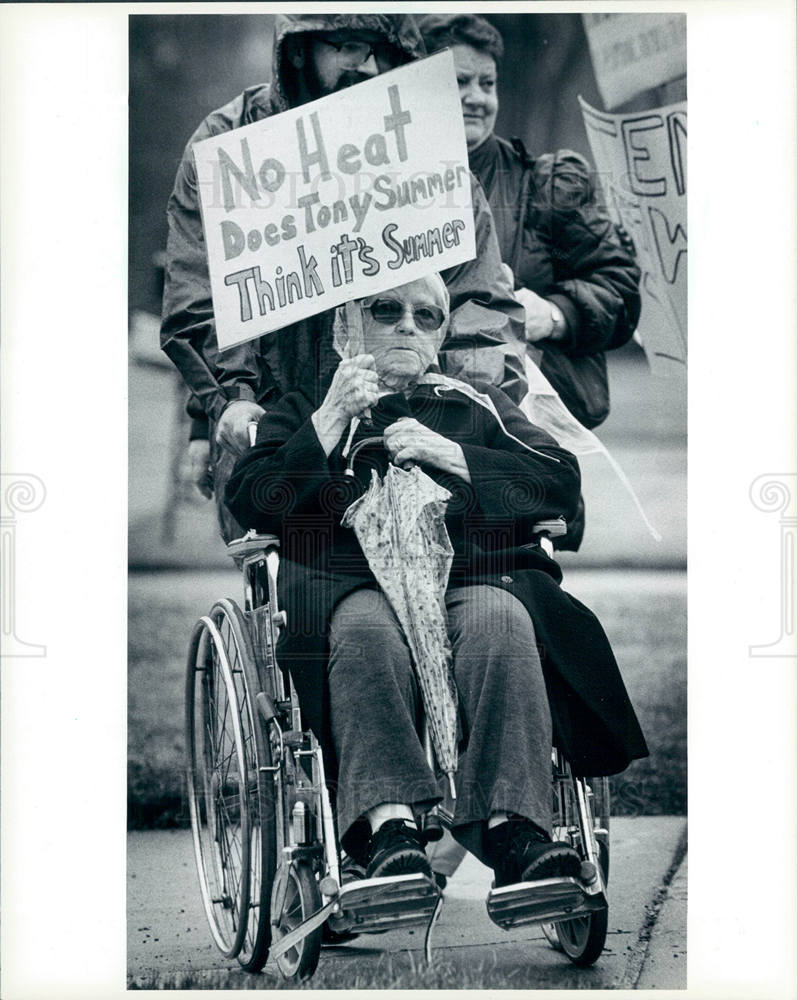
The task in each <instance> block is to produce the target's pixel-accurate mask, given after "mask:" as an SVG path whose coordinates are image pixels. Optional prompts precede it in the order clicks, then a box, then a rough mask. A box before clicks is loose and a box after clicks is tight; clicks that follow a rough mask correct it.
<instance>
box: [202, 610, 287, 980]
mask: <svg viewBox="0 0 797 1000" xmlns="http://www.w3.org/2000/svg"><path fill="white" fill-rule="evenodd" d="M258 690H259V684H258V679H257V671H256V668H255V660H254V655H253V651H252V646H251V642H250V640H249V635H248V632H247V630H246V625H245V622H244V620H243V616H242V614H241V612H240V610H239V609H238V607H237V606H236V605H235V604H234V602H232V601H229V600H224V601H219V602H218V603H217V604H216V605H214V607H213V609H212V610H211V612H210V614H209V615H208V616H207V617H205V618H202V619H201V620H200V621H199V622H198V623H197V625H196V627H195V629H194V633H193V636H192V638H191V644H190V648H189V656H188V674H187V679H186V737H187V746H188V756H189V761H188V801H189V809H190V813H191V827H192V831H193V836H194V853H195V856H196V862H197V870H198V873H199V882H200V890H201V893H202V900H203V904H204V907H205V912H206V915H207V918H208V923H209V924H210V930H211V933H212V935H213V938H214V940H215V942H216V944H217V946H218V947H219V949H220V950H221V951H222V953H223V954H224V955H225V957H227V958H237V959H238V961H239V962H240V964H241V965H242V966H243V967H244V968H245V969H247V971H250V972H255V971H258V970H259V969H261V968H262V967H263V965H264V964H265V961H266V958H267V956H268V947H269V943H270V926H269V920H268V910H269V905H268V901H269V899H270V893H271V884H272V881H273V873H274V868H275V864H276V858H275V854H276V847H275V820H274V815H275V813H274V792H273V780H272V778H271V774H270V772H268V771H264V770H262V768H264V767H268V766H269V765H270V764H271V753H270V745H269V742H268V740H267V739H266V738H265V735H264V733H263V729H262V725H261V723H260V720H259V718H258V716H257V713H256V711H255V709H254V694H255V693H256V692H257V691H258Z"/></svg>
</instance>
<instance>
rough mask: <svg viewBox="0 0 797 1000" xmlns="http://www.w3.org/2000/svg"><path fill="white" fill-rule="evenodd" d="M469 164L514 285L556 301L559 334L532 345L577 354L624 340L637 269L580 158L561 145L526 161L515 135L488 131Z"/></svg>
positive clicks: (634, 302)
mask: <svg viewBox="0 0 797 1000" xmlns="http://www.w3.org/2000/svg"><path fill="white" fill-rule="evenodd" d="M469 162H470V168H471V170H472V171H473V173H474V174H475V175H476V176H477V177H478V178H479V181H480V182H481V185H482V187H483V188H484V191H485V194H486V195H487V199H488V201H489V203H490V210H491V211H492V213H493V218H494V220H495V227H496V234H497V236H498V245H499V247H500V250H501V258H502V260H503V261H504V262H505V263H507V264H509V265H510V267H512V268H513V270H514V275H515V287H516V288H528V289H530V290H531V291H532V292H536V293H537V295H540V296H542V297H543V298H545V299H548V300H549V301H550V302H553V303H555V304H556V305H557V306H558V307H559V308H560V309H561V311H562V314H563V315H564V317H565V319H566V320H567V327H568V336H567V339H566V340H564V341H557V342H556V344H555V345H554V344H549V343H547V342H546V341H541V342H539V343H538V344H537V346H539V347H543V348H546V349H551V348H553V347H554V346H555V349H557V350H561V351H563V352H564V353H565V354H567V355H569V356H571V357H579V356H583V355H586V354H595V353H597V352H599V351H608V350H612V349H613V348H616V347H621V346H622V345H623V344H625V343H626V342H627V341H628V340H629V339H630V338H631V336H632V334H633V332H634V330H635V329H636V325H637V322H638V321H639V313H640V308H641V304H640V303H641V300H640V295H639V278H640V272H639V268H638V267H637V265H636V264H635V263H634V260H633V258H632V257H631V256H630V255H629V254H628V253H627V252H626V251H625V250H624V249H623V248H622V246H621V245H620V242H619V240H618V238H617V234H616V232H615V229H614V226H613V225H612V223H611V221H610V219H609V217H608V216H607V215H606V212H605V210H604V209H603V207H602V206H601V204H600V202H599V200H598V197H597V194H598V193H597V191H596V188H595V182H594V180H593V175H592V171H591V169H590V166H589V164H588V163H587V161H586V160H585V159H584V157H583V156H580V155H579V154H578V153H574V152H572V151H571V150H560V151H559V152H557V153H546V154H545V155H544V156H539V157H537V158H536V159H532V158H531V157H530V156H529V155H528V154H527V153H526V151H525V149H523V146H522V145H521V144H520V143H519V141H518V140H514V145H513V144H510V143H508V142H505V141H504V140H503V139H499V138H498V137H497V136H495V135H491V136H490V137H489V138H488V139H487V140H486V141H485V142H483V143H482V145H481V146H478V147H477V148H476V149H474V150H472V151H471V152H470V154H469ZM524 183H525V184H526V185H527V186H528V190H527V192H525V193H524V190H523V188H524Z"/></svg>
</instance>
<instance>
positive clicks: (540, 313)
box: [515, 288, 567, 344]
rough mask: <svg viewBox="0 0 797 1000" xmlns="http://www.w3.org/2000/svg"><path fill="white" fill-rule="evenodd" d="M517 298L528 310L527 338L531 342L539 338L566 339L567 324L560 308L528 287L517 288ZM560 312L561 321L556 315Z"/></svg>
mask: <svg viewBox="0 0 797 1000" xmlns="http://www.w3.org/2000/svg"><path fill="white" fill-rule="evenodd" d="M515 298H516V299H517V300H518V302H520V304H521V305H522V306H523V308H524V309H525V310H526V340H527V341H528V343H530V344H534V343H536V342H537V341H538V340H564V338H565V336H566V335H567V324H566V323H565V321H564V317H563V316H562V315H561V313H559V311H558V309H557V310H555V307H554V306H552V305H551V303H550V302H549V301H548V300H547V299H543V298H542V297H541V296H539V295H537V294H536V292H532V291H531V290H530V289H528V288H516V289H515ZM557 313H558V314H559V316H560V317H561V319H560V320H559V322H556V321H555V320H554V316H555V315H556V314H557Z"/></svg>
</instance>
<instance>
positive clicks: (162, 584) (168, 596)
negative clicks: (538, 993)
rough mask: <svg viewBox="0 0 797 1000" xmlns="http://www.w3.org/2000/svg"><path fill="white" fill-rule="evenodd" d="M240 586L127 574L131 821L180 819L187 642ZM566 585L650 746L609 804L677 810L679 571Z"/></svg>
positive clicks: (649, 811)
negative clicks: (603, 635) (619, 678)
mask: <svg viewBox="0 0 797 1000" xmlns="http://www.w3.org/2000/svg"><path fill="white" fill-rule="evenodd" d="M240 586H241V585H240V577H239V576H238V575H237V574H236V573H235V572H232V571H230V572H204V573H190V572H186V573H180V572H164V573H134V574H132V575H131V576H130V578H129V633H128V634H129V666H128V751H129V764H128V768H129V770H128V824H129V826H131V827H134V828H135V827H147V826H168V825H175V824H180V825H182V824H184V823H187V821H188V811H187V805H186V801H185V791H184V780H183V753H184V740H183V688H184V683H185V656H186V648H187V644H188V639H189V636H190V633H191V629H192V627H193V624H194V622H195V621H196V619H197V618H198V617H199V616H200V615H201V614H203V613H204V612H206V611H207V610H208V609H209V608H210V606H211V604H212V603H213V601H214V600H215V599H217V598H219V597H225V596H230V597H234V598H236V600H240ZM565 588H566V589H568V590H570V591H571V592H572V593H573V594H574V595H575V596H576V597H578V598H579V599H581V600H583V601H584V603H585V604H587V605H588V606H589V607H591V608H592V609H593V610H594V611H595V613H596V614H597V615H598V617H599V618H600V620H601V622H602V623H603V626H604V628H605V629H606V632H607V634H608V635H609V638H610V640H611V641H612V645H613V646H614V649H615V653H616V655H617V659H618V661H619V663H620V667H621V670H622V672H623V676H624V678H625V682H626V686H627V687H628V691H629V694H630V695H631V700H632V701H633V703H634V706H635V708H636V710H637V713H638V715H639V718H640V721H641V724H642V729H643V731H644V733H645V736H646V738H647V741H648V745H649V747H650V751H651V756H650V758H648V759H647V760H643V761H638V762H636V763H635V764H632V765H631V767H630V768H629V769H628V770H627V771H626V772H625V773H624V774H622V775H619V776H618V777H616V778H615V779H613V782H612V784H613V801H612V811H613V812H614V813H615V814H616V815H635V814H645V815H653V814H662V815H667V814H670V815H672V814H677V815H681V814H685V813H686V578H685V574H683V573H678V572H658V573H654V572H639V571H629V572H610V571H606V570H601V571H598V570H580V571H576V570H569V571H567V573H566V578H565ZM330 985H332V984H330ZM364 985H367V984H364ZM507 985H510V984H507ZM463 986H464V984H463ZM333 988H334V987H333Z"/></svg>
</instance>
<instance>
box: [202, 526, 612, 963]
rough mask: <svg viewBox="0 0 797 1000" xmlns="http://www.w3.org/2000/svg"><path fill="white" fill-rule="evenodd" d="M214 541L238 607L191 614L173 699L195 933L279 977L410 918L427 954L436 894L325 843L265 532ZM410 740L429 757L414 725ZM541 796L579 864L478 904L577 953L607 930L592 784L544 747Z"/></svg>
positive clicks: (315, 757) (603, 826)
mask: <svg viewBox="0 0 797 1000" xmlns="http://www.w3.org/2000/svg"><path fill="white" fill-rule="evenodd" d="M537 527H538V530H539V532H540V535H541V536H545V535H547V536H550V535H553V534H556V533H560V532H562V531H564V530H565V528H564V522H546V523H545V524H541V525H538V526H537ZM542 541H543V542H545V543H548V538H547V537H543V538H542ZM228 551H229V554H230V555H231V556H232V557H233V558H234V560H235V561H236V564H237V565H238V566H239V567H240V568H241V570H242V573H243V583H244V601H243V609H241V607H239V605H238V604H236V603H235V601H233V600H231V599H229V598H226V599H223V600H220V601H218V602H217V603H216V604H214V606H213V607H212V609H211V610H210V612H209V613H208V614H207V615H204V616H203V617H202V618H200V620H199V621H198V622H197V624H196V626H195V628H194V631H193V634H192V637H191V641H190V646H189V654H188V667H187V677H186V699H185V704H186V717H185V724H186V746H187V758H188V759H187V791H188V803H189V810H190V816H191V827H192V832H193V843H194V853H195V858H196V865H197V872H198V875H199V885H200V892H201V895H202V901H203V905H204V909H205V913H206V915H207V919H208V923H209V925H210V932H211V935H212V937H213V939H214V941H215V943H216V945H217V946H218V947H219V949H220V950H221V952H222V953H223V955H224V956H225V957H226V958H228V959H231V960H233V959H236V960H237V961H238V963H239V964H240V965H241V966H242V967H243V969H245V970H247V971H249V972H259V971H260V970H261V969H262V968H263V966H264V965H265V964H266V961H267V960H269V959H271V960H272V961H274V962H275V963H276V965H277V967H278V969H279V971H280V973H281V974H282V976H283V977H284V978H285V979H287V980H295V981H300V980H306V979H309V978H310V977H311V976H312V975H313V973H314V972H315V970H316V967H317V965H318V961H319V957H320V953H321V947H322V943H324V942H325V941H326V942H328V943H341V942H343V941H346V940H349V939H350V938H352V937H356V936H358V935H360V934H373V933H382V932H384V931H389V930H392V929H394V928H398V927H408V926H421V927H425V928H426V934H425V941H424V948H425V955H426V960H427V962H430V961H431V957H432V951H431V945H432V931H433V928H434V924H435V921H436V920H437V919H438V917H439V914H440V911H441V907H442V905H443V896H442V892H441V890H440V889H439V888H438V885H437V883H436V881H434V880H433V879H429V878H427V877H426V876H424V875H422V874H417V875H401V876H394V877H387V878H384V877H383V878H371V879H367V878H365V872H364V871H363V870H362V869H360V868H358V867H357V866H356V865H353V864H352V863H351V862H349V861H347V859H345V857H343V858H342V856H341V852H340V848H339V845H338V839H337V833H336V826H335V821H334V817H333V810H332V804H331V801H330V795H329V792H328V789H327V786H326V782H325V776H324V763H323V758H322V753H321V748H320V746H319V744H318V742H317V740H316V739H315V737H314V735H313V734H312V732H310V731H308V730H305V729H303V725H302V718H301V712H300V708H299V704H298V700H297V697H296V691H295V689H294V685H293V682H292V680H291V677H290V675H289V674H288V673H287V672H286V671H284V670H283V669H282V668H281V667H280V666H279V664H278V662H277V656H276V647H277V640H278V638H279V634H280V631H281V629H283V628H284V627H285V625H286V617H285V612H284V611H282V610H280V605H279V598H278V590H277V573H278V569H279V541H278V539H277V538H276V537H275V536H273V535H258V534H256V533H254V532H252V531H250V532H248V533H247V534H246V535H245V536H244V537H242V538H240V539H237V540H234V541H232V542H230V543H229V545H228ZM424 745H425V747H426V753H427V758H428V760H429V762H430V764H433V752H432V749H431V743H430V741H429V739H428V733H424ZM552 795H553V802H554V826H553V836H554V838H555V839H559V840H566V841H568V842H569V843H570V844H571V845H572V846H573V847H574V848H575V849H576V850H577V851H578V852H579V854H580V855H581V858H582V864H581V871H580V876H579V878H577V879H576V878H548V879H542V880H538V881H535V882H528V883H519V884H516V885H511V886H507V887H504V888H501V889H493V890H492V891H491V892H490V894H489V897H488V900H487V910H488V913H489V916H490V918H491V919H492V920H493V921H494V922H495V923H496V924H498V925H499V926H500V927H502V928H504V929H509V928H514V927H519V926H523V925H527V924H541V925H542V929H543V932H544V934H545V936H546V938H547V939H548V941H549V942H550V944H551V945H552V946H553V947H554V948H556V949H557V950H559V951H561V952H563V953H564V955H566V956H567V958H569V959H570V960H571V961H572V962H574V963H575V964H576V965H579V966H588V965H590V964H592V963H593V962H594V961H595V960H596V959H597V958H598V957H599V955H600V953H601V951H602V949H603V947H604V944H605V941H606V932H607V915H608V911H607V900H606V885H607V879H608V874H609V815H608V807H609V796H608V782H607V779H605V778H599V779H596V780H593V781H589V780H587V779H585V778H582V777H576V776H574V775H573V774H572V773H571V770H570V767H569V765H568V762H567V761H566V760H565V759H564V758H563V756H562V755H561V754H560V753H559V752H558V751H557V750H556V749H554V751H553V754H552ZM451 818H452V816H451V813H450V811H449V810H447V809H446V807H445V803H444V804H442V805H441V806H438V807H436V808H435V810H433V811H432V813H431V814H427V817H426V818H425V829H426V832H427V837H428V838H429V839H430V840H431V839H435V838H436V837H437V836H440V835H441V833H442V824H444V823H446V822H450V820H451Z"/></svg>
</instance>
